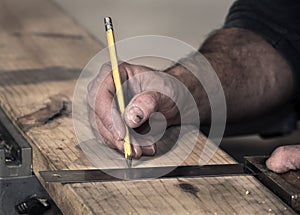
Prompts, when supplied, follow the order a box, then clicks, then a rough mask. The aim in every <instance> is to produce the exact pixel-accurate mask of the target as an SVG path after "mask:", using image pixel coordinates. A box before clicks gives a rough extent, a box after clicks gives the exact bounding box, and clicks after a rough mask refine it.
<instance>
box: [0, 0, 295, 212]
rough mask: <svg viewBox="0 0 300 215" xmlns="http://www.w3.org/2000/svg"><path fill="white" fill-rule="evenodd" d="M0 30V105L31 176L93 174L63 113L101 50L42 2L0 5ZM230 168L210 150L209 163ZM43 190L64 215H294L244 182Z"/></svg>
mask: <svg viewBox="0 0 300 215" xmlns="http://www.w3.org/2000/svg"><path fill="white" fill-rule="evenodd" d="M104 15H106V14H103V16H104ZM95 22H100V21H99V20H95ZM101 24H102V23H100V24H99V25H100V26H99V27H101ZM0 27H1V31H0V104H1V106H2V107H3V108H4V110H5V111H6V113H7V114H8V115H9V117H10V118H11V120H12V121H13V122H14V123H15V124H16V125H17V126H19V127H20V129H21V131H22V132H23V134H24V136H25V138H26V139H27V140H28V142H29V143H30V144H31V146H32V148H33V170H34V172H35V174H36V175H37V176H38V177H39V171H41V170H51V169H52V170H55V169H83V168H84V169H88V168H93V166H92V165H91V163H90V162H89V161H88V159H87V158H86V157H85V155H84V154H83V153H82V151H81V150H80V148H79V147H78V143H77V141H76V137H75V135H74V130H73V125H72V119H71V117H70V113H68V111H63V110H66V109H67V108H66V106H69V105H70V104H71V98H72V93H73V89H74V86H75V83H76V79H77V77H78V76H79V74H80V71H81V69H82V68H83V66H84V65H85V64H86V63H87V62H88V60H89V59H90V58H91V57H92V56H93V55H94V54H95V53H96V52H97V51H98V50H99V48H100V47H101V45H100V44H99V42H97V41H96V40H95V39H94V38H93V37H92V36H90V35H89V34H88V33H87V32H86V31H85V30H84V29H83V28H82V27H80V26H79V25H78V24H77V23H76V22H75V21H74V20H72V19H71V18H70V17H68V16H67V15H66V14H65V13H64V12H63V11H62V10H61V9H59V8H58V7H57V6H56V5H55V4H54V3H52V2H51V1H46V0H22V1H19V0H3V1H1V2H0ZM102 47H103V46H102ZM41 113H42V114H41ZM53 116H55V117H53ZM175 133H176V131H175ZM169 138H170V140H172V135H171V134H170V136H169ZM183 141H186V142H188V141H189V140H188V138H187V139H184V140H183ZM205 141H206V138H205V137H204V136H202V135H200V136H199V138H198V144H197V147H196V148H195V153H193V154H191V155H190V156H189V157H188V158H187V160H186V161H185V164H197V163H198V162H199V151H201V146H202V145H203V143H204V142H205ZM233 162H234V161H233V160H232V159H231V158H230V157H229V156H228V155H226V154H225V153H224V152H222V151H221V150H218V151H217V153H216V154H215V156H214V157H213V159H212V160H211V162H210V163H233ZM41 182H42V183H43V181H41ZM43 185H44V186H45V187H46V189H47V191H48V192H49V194H50V195H51V197H52V198H53V199H54V201H55V202H56V203H57V205H58V206H59V207H60V209H61V210H62V212H63V213H64V214H72V215H74V214H267V213H269V214H294V212H293V211H292V210H291V209H290V208H289V207H288V206H287V205H286V204H284V203H283V202H282V201H281V200H280V199H279V198H277V197H276V196H275V195H273V194H272V193H270V192H269V190H267V189H266V188H265V187H264V186H262V185H261V184H260V183H259V182H258V181H257V180H256V179H255V178H253V177H251V176H247V177H245V176H239V177H222V178H200V179H199V178H191V179H183V178H176V179H165V180H162V179H161V180H148V181H134V182H132V181H127V182H110V183H82V184H65V185H62V184H44V183H43Z"/></svg>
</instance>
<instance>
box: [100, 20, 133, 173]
mask: <svg viewBox="0 0 300 215" xmlns="http://www.w3.org/2000/svg"><path fill="white" fill-rule="evenodd" d="M104 24H105V30H106V39H107V44H108V49H109V56H110V61H111V68H112V75H113V80H114V84H115V88H116V96H117V100H118V105H119V110H120V113H121V115H122V116H123V114H124V111H125V100H124V94H123V90H122V82H121V76H120V73H119V67H118V60H117V53H116V47H115V40H114V32H113V25H112V20H111V18H110V17H105V18H104ZM125 128H126V134H125V138H124V154H125V159H126V163H127V166H128V167H129V168H130V167H131V164H132V157H131V153H132V151H131V144H130V134H129V130H128V127H127V125H125Z"/></svg>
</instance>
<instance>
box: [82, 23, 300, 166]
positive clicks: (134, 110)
mask: <svg viewBox="0 0 300 215" xmlns="http://www.w3.org/2000/svg"><path fill="white" fill-rule="evenodd" d="M199 52H200V53H202V54H203V55H204V56H205V57H206V59H207V60H208V61H209V62H210V64H211V65H212V67H213V68H214V69H215V71H216V73H217V75H218V77H219V79H220V81H221V83H222V86H223V90H224V93H225V98H226V102H227V111H228V112H227V122H228V123H238V122H241V121H244V120H248V119H252V118H256V117H260V116H261V115H264V114H267V113H272V111H275V110H276V109H279V108H281V107H282V106H283V105H285V104H287V102H288V101H289V100H290V98H291V95H292V92H293V77H292V72H291V69H290V67H289V65H288V63H287V62H286V61H285V59H284V58H283V57H282V56H281V55H280V54H279V53H278V52H277V51H276V50H275V49H274V48H273V47H272V46H271V45H270V44H269V43H268V42H266V41H265V40H264V39H263V38H262V37H260V36H259V35H257V34H255V33H253V32H251V31H248V30H244V29H239V28H228V29H221V30H219V31H217V32H215V33H214V34H213V35H211V36H210V37H209V38H208V39H207V40H206V41H205V42H204V43H203V45H202V46H201V48H200V49H199ZM201 59H202V58H200V57H199V53H194V54H191V55H190V56H188V57H187V58H185V59H182V60H181V62H183V63H184V65H187V66H186V67H183V66H181V65H180V64H176V65H174V66H172V67H171V68H169V69H167V70H166V71H164V72H165V73H166V74H168V75H170V77H175V78H176V79H178V80H180V81H181V82H182V83H184V84H185V86H186V87H187V88H188V90H189V91H190V93H191V94H192V96H193V97H194V99H195V101H196V103H197V107H198V110H199V116H200V118H201V123H204V124H205V123H206V124H209V123H210V106H209V102H208V98H207V96H206V93H205V91H204V89H203V88H202V86H201V84H200V83H199V82H198V81H197V79H196V78H195V77H194V76H193V75H192V73H191V72H189V70H188V67H192V68H196V70H197V68H198V69H201V65H200V64H201ZM110 70H111V69H110V66H109V65H104V66H103V67H102V69H101V72H100V73H99V75H98V76H97V77H96V78H95V79H94V80H93V81H92V82H91V83H90V84H89V87H88V91H89V94H88V104H89V108H90V120H91V121H92V122H94V123H92V127H93V129H94V131H95V133H96V136H97V137H98V138H99V139H101V138H102V140H104V141H105V142H106V143H107V144H108V145H109V146H110V147H113V148H116V149H118V150H119V151H121V152H123V138H124V134H125V127H124V123H123V121H122V117H121V116H120V115H119V113H118V111H117V108H116V105H115V103H114V102H113V95H114V93H115V90H114V85H113V80H112V76H111V73H110ZM152 71H153V70H152V69H151V68H148V67H144V66H140V65H131V64H127V63H122V64H121V65H120V73H121V77H122V81H126V80H128V79H130V78H134V77H137V78H136V80H135V81H134V82H132V83H130V88H127V89H126V90H127V91H128V92H129V94H130V95H131V100H130V102H129V104H128V105H127V107H126V110H125V113H124V116H123V117H124V120H125V123H126V124H127V125H128V126H129V127H131V128H135V129H137V130H138V131H139V132H141V133H145V132H147V131H149V126H148V124H147V120H148V119H149V117H150V115H151V114H152V113H154V112H161V113H162V114H163V115H164V116H165V118H166V120H167V125H168V126H171V125H178V124H180V115H179V112H178V109H177V108H176V105H175V103H174V100H175V101H176V102H177V103H179V104H186V103H185V99H186V98H185V96H183V95H182V93H181V92H180V91H179V90H177V87H176V84H175V83H174V81H173V80H172V78H169V77H165V76H161V75H159V74H156V73H153V72H152ZM103 73H106V74H107V75H106V76H103V75H100V74H103ZM145 74H147V75H145ZM103 80H104V81H103ZM102 81H103V82H102ZM100 83H103V84H100ZM154 83H159V84H160V85H161V86H163V88H164V90H166V91H168V92H171V95H172V97H173V98H172V99H173V100H172V99H170V98H169V97H168V96H165V95H163V94H160V93H159V92H154V91H153V90H154V88H153V85H154ZM210 86H211V89H208V90H209V91H210V90H212V91H213V90H215V89H214V85H213V84H211V85H210ZM185 117H187V118H188V117H189V116H188V115H187V116H185ZM188 119H189V118H188ZM190 123H191V124H193V120H192V119H191V121H190ZM138 142H139V141H138V140H136V139H134V140H133V149H134V150H133V157H135V158H139V157H141V156H142V155H153V154H155V151H156V146H155V144H154V143H151V141H149V144H148V145H147V144H146V146H140V145H139V144H138ZM293 147H297V148H296V149H297V150H298V151H297V152H298V154H299V152H300V149H299V146H289V147H284V150H282V149H280V148H279V149H278V150H277V152H276V151H275V152H274V153H273V155H272V157H271V158H270V159H269V160H268V161H267V166H268V168H270V169H271V170H274V171H276V172H283V171H286V170H288V169H294V167H295V168H298V167H299V166H300V165H299V164H300V159H299V158H297V159H296V158H295V159H293V160H292V161H287V159H286V158H287V157H289V155H290V153H291V152H290V151H294V150H293ZM291 155H292V156H294V157H297V153H294V152H293V154H291ZM291 163H293V164H291Z"/></svg>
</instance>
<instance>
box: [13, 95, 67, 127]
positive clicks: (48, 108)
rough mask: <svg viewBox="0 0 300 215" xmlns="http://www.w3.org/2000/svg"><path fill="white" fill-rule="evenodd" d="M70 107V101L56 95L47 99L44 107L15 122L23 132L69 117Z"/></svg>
mask: <svg viewBox="0 0 300 215" xmlns="http://www.w3.org/2000/svg"><path fill="white" fill-rule="evenodd" d="M71 107H72V104H71V101H70V100H69V98H68V97H67V96H65V95H63V94H57V95H54V96H51V97H49V101H48V102H46V103H45V107H43V108H41V109H39V110H37V111H35V112H33V113H30V114H27V115H25V116H22V117H20V118H19V119H18V121H17V122H18V124H19V125H20V126H21V127H22V128H23V129H24V131H28V130H30V129H31V128H33V127H37V126H41V125H44V124H47V123H50V122H52V121H54V120H56V119H58V118H61V117H64V116H69V115H70V113H71Z"/></svg>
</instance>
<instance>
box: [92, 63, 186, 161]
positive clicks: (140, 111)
mask: <svg viewBox="0 0 300 215" xmlns="http://www.w3.org/2000/svg"><path fill="white" fill-rule="evenodd" d="M119 71H120V74H121V79H122V83H124V82H125V81H127V80H129V83H127V84H126V83H125V88H123V91H124V94H125V98H126V97H127V98H129V99H130V102H129V104H128V105H127V107H126V109H125V113H124V116H123V117H121V116H120V114H119V111H118V107H117V104H116V99H114V96H115V93H116V92H115V86H114V82H113V78H112V74H111V66H110V65H109V64H105V65H103V66H102V68H101V70H100V72H99V74H98V76H97V77H96V78H95V79H94V80H93V81H91V82H90V83H89V86H88V98H87V100H88V105H89V118H90V122H91V126H92V127H93V130H94V133H95V135H96V136H97V137H98V138H99V139H101V140H103V141H104V142H105V143H106V144H108V145H109V146H110V147H112V148H115V149H118V150H119V151H121V152H123V150H124V148H123V144H124V142H123V139H124V136H125V126H124V120H125V122H126V124H127V125H128V126H129V127H130V128H135V129H137V130H138V132H139V133H147V132H148V131H149V129H150V128H149V126H148V119H149V117H150V116H151V114H152V113H154V112H160V113H162V114H163V115H164V117H165V118H166V120H167V125H174V124H179V123H180V119H179V114H178V109H177V108H176V105H175V103H174V102H173V100H172V99H170V98H169V97H168V96H166V95H163V94H161V93H159V92H156V91H155V89H157V87H160V88H162V87H163V88H164V90H165V91H166V92H172V93H174V96H172V97H173V99H176V97H177V95H176V90H174V89H176V86H175V85H174V81H173V80H171V79H168V78H167V77H162V76H161V75H160V74H159V73H158V72H154V71H153V69H151V68H148V67H144V66H138V65H131V64H128V63H122V64H120V65H119ZM123 119H124V120H123ZM131 139H132V144H133V155H132V156H133V157H134V158H139V157H140V156H141V155H154V154H155V152H156V147H155V144H154V143H151V141H150V142H149V143H145V141H146V140H143V145H142V146H141V145H139V144H138V140H136V139H135V138H134V137H132V138H131Z"/></svg>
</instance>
